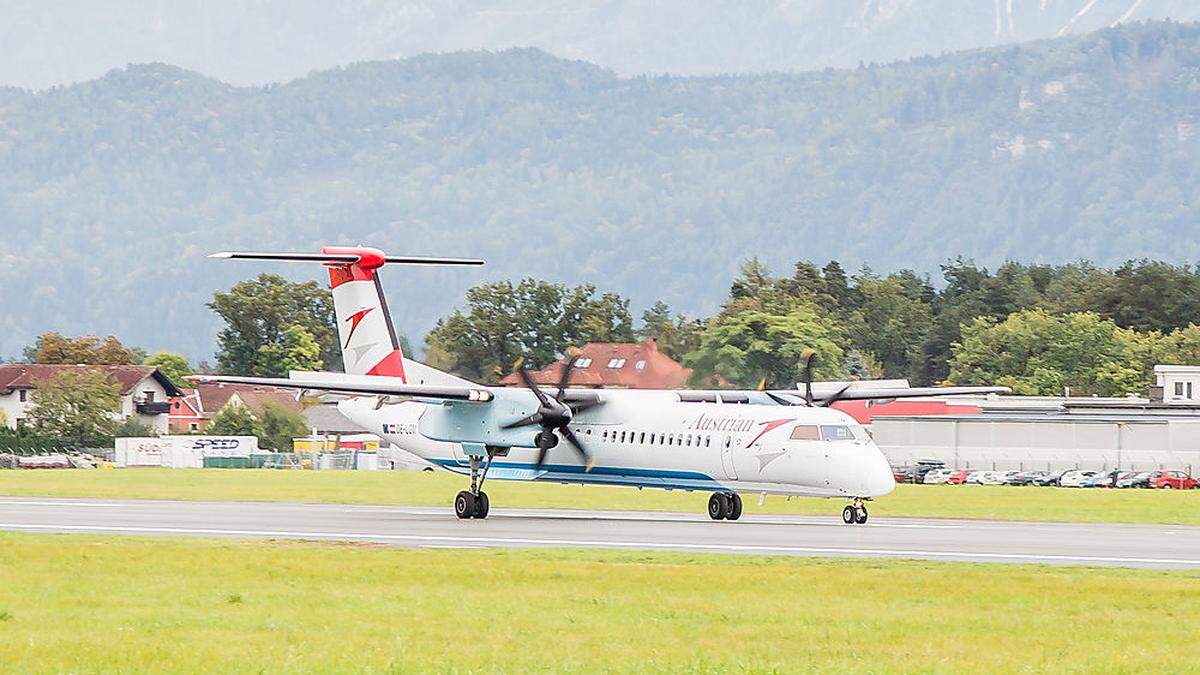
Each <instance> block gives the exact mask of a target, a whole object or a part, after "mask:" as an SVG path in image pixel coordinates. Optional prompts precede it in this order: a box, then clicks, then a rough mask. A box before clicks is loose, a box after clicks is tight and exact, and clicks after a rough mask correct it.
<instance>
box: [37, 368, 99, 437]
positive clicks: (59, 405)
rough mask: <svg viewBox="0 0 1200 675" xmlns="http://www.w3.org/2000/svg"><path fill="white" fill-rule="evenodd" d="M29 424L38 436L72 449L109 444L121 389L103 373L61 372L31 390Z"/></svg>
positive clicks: (86, 371) (91, 371)
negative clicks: (50, 438)
mask: <svg viewBox="0 0 1200 675" xmlns="http://www.w3.org/2000/svg"><path fill="white" fill-rule="evenodd" d="M30 400H31V401H32V403H33V407H32V408H31V409H30V411H29V421H30V423H31V424H32V425H33V427H34V428H35V429H36V430H37V432H38V433H39V434H42V435H45V436H51V437H54V438H58V439H62V441H63V442H66V443H68V444H70V445H73V446H75V447H81V448H92V447H100V446H103V445H108V444H109V443H110V442H111V441H112V433H113V429H114V428H115V427H116V424H117V415H118V413H119V412H120V409H121V390H120V388H119V387H118V386H117V384H116V383H115V382H113V381H112V380H110V379H109V377H108V375H107V374H106V373H103V372H99V371H93V370H85V369H79V370H75V369H72V370H64V371H62V372H60V373H58V374H57V375H55V376H54V377H53V378H51V379H50V381H49V382H46V383H45V384H42V385H41V386H39V387H38V388H37V389H34V390H33V393H32V395H31V396H30Z"/></svg>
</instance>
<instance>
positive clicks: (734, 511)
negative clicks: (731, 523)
mask: <svg viewBox="0 0 1200 675" xmlns="http://www.w3.org/2000/svg"><path fill="white" fill-rule="evenodd" d="M741 517H742V496H741V495H739V494H737V493H734V494H731V495H729V513H726V514H725V518H726V519H727V520H737V519H738V518H741Z"/></svg>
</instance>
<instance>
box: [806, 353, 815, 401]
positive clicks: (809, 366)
mask: <svg viewBox="0 0 1200 675" xmlns="http://www.w3.org/2000/svg"><path fill="white" fill-rule="evenodd" d="M816 358H817V350H815V349H811V348H809V349H805V350H804V402H805V403H807V404H808V405H810V406H811V405H812V404H813V393H812V374H813V361H815V360H816Z"/></svg>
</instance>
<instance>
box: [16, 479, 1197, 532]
mask: <svg viewBox="0 0 1200 675" xmlns="http://www.w3.org/2000/svg"><path fill="white" fill-rule="evenodd" d="M466 484H467V483H466V479H465V478H463V477H461V476H455V475H451V474H447V473H441V472H439V473H424V472H415V473H414V472H392V471H378V472H376V471H273V470H250V469H227V470H221V469H113V470H98V471H85V470H69V471H0V495H4V496H41V497H112V498H137V499H213V500H228V499H233V500H248V501H291V502H321V503H339V504H342V503H344V504H404V505H413V506H428V505H438V506H449V505H450V504H451V502H452V500H453V498H454V494H455V493H456V492H458V491H459V490H461V489H463V488H464V487H466ZM487 492H488V495H489V496H490V497H491V502H492V505H493V506H494V507H497V508H504V507H521V508H581V509H621V510H650V511H690V512H695V513H703V512H704V510H705V504H706V502H707V500H708V494H707V493H703V492H691V493H689V492H678V491H676V492H666V491H663V490H641V491H639V490H635V489H631V488H616V487H595V486H590V487H584V486H575V485H555V484H547V483H539V484H531V483H519V482H507V481H494V482H490V483H488V485H487ZM745 503H746V512H747V513H807V514H814V513H815V514H828V515H834V514H836V513H838V512H839V511H840V509H841V502H839V501H833V500H823V499H793V500H792V501H790V502H789V501H787V500H785V499H784V498H782V497H768V498H767V501H766V504H765V505H764V506H762V507H760V506H758V500H757V499H756V498H755V497H753V496H750V497H749V498H747V499H746V500H745ZM871 514H872V515H874V516H914V517H916V516H920V517H932V518H992V519H1004V520H1051V521H1080V522H1110V523H1165V524H1173V525H1200V490H1192V491H1187V492H1183V491H1167V490H1102V489H1092V490H1082V489H1068V488H1031V487H1001V486H987V487H984V486H944V485H899V486H897V488H896V491H895V492H893V493H892V494H890V495H888V496H886V497H883V498H881V499H879V500H878V501H877V502H875V503H874V504H873V505H872V506H871Z"/></svg>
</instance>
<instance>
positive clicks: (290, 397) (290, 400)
mask: <svg viewBox="0 0 1200 675" xmlns="http://www.w3.org/2000/svg"><path fill="white" fill-rule="evenodd" d="M234 394H237V395H238V398H239V399H240V400H241V401H242V402H243V403H245V404H246V405H248V406H250V409H251V410H253V411H255V412H262V408H263V406H264V405H266V404H268V403H276V404H278V405H281V406H283V407H285V408H288V409H289V410H296V411H299V410H300V409H301V408H302V407H303V406H301V405H300V401H298V400H297V399H296V395H295V394H294V393H292V392H291V391H289V390H287V389H278V388H276V387H260V386H256V385H251V384H218V383H212V382H209V383H204V384H197V385H196V388H195V389H194V390H193V393H192V395H191V396H189V404H191V405H192V407H193V408H194V409H195V410H196V411H197V412H198V413H199V414H200V415H201V416H204V417H209V416H212V415H213V413H215V412H217V411H218V410H220V409H221V408H223V407H225V404H226V403H228V402H229V399H230V398H232V397H233V395H234Z"/></svg>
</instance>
